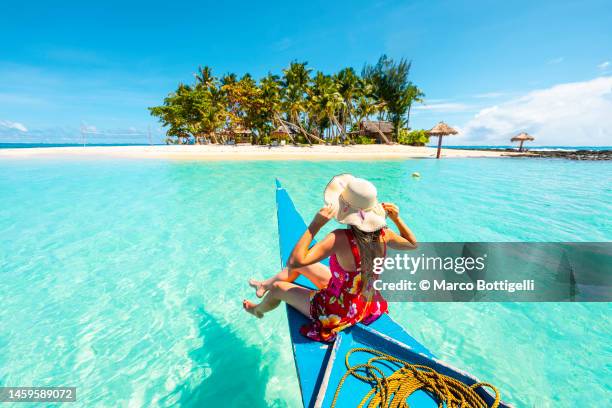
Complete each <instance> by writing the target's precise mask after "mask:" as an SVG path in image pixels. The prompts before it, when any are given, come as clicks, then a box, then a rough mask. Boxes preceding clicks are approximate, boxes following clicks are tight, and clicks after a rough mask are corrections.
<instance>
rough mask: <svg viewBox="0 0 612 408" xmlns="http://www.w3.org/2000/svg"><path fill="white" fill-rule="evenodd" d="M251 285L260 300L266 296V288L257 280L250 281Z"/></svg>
mask: <svg viewBox="0 0 612 408" xmlns="http://www.w3.org/2000/svg"><path fill="white" fill-rule="evenodd" d="M249 285H251V287H252V288H253V289H255V295H257V297H258V298H260V297H263V295H265V294H266V288H264V286H263V283H262V282H260V281H256V280H255V279H249Z"/></svg>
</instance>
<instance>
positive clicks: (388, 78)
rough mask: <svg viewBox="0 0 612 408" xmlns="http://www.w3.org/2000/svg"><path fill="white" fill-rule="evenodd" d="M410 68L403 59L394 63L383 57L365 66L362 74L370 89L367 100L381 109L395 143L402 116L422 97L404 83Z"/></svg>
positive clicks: (420, 93)
mask: <svg viewBox="0 0 612 408" xmlns="http://www.w3.org/2000/svg"><path fill="white" fill-rule="evenodd" d="M411 64H412V63H411V62H408V61H407V60H406V59H404V58H402V59H400V60H399V62H397V63H396V62H395V61H394V60H393V59H391V58H389V57H387V56H386V55H383V56H381V57H380V58H379V60H378V62H377V63H376V65H367V64H366V66H365V67H364V68H363V72H362V77H363V78H364V79H365V80H366V81H367V82H369V83H370V85H371V89H370V91H371V96H372V97H373V98H374V99H375V100H378V101H379V102H380V103H381V104H382V106H381V107H384V109H383V110H382V111H381V113H383V116H384V117H385V119H386V120H389V121H390V122H391V123H393V128H394V129H395V137H396V139H397V138H399V131H400V129H401V128H402V126H403V125H404V124H405V123H406V122H407V116H406V115H407V113H408V111H409V108H410V106H411V105H412V103H413V101H415V99H416V98H421V97H422V96H424V95H423V93H422V92H421V91H420V90H419V89H418V88H417V87H416V86H415V85H413V84H412V82H410V81H409V80H408V74H409V73H410V67H411ZM405 116H406V117H405Z"/></svg>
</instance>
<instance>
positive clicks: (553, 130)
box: [456, 76, 612, 146]
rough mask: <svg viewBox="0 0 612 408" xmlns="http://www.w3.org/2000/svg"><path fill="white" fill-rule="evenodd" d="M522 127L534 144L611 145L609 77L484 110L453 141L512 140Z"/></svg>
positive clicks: (611, 86) (611, 85) (493, 142)
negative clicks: (531, 137) (532, 138)
mask: <svg viewBox="0 0 612 408" xmlns="http://www.w3.org/2000/svg"><path fill="white" fill-rule="evenodd" d="M521 131H526V132H528V133H530V134H532V135H533V136H534V137H535V142H534V144H535V145H568V146H569V145H574V146H580V145H585V146H597V145H599V146H602V145H603V146H607V145H612V76H604V77H599V78H596V79H593V80H590V81H585V82H573V83H567V84H560V85H555V86H553V87H551V88H548V89H542V90H537V91H532V92H529V93H528V94H526V95H524V96H522V97H519V98H516V99H512V100H510V101H508V102H506V103H503V104H499V105H494V106H490V107H488V108H485V109H482V110H481V111H480V112H478V113H477V114H476V115H475V116H474V117H473V118H472V119H470V120H469V121H468V122H467V123H466V125H465V126H463V127H462V132H461V134H460V135H459V136H458V137H457V139H456V140H457V144H491V145H496V144H502V145H507V144H510V138H511V137H512V136H514V135H515V134H517V133H519V132H521Z"/></svg>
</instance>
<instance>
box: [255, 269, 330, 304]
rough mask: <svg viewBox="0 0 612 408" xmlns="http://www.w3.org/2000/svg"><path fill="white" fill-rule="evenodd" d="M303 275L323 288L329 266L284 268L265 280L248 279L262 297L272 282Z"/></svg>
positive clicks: (287, 280) (327, 279) (289, 279)
mask: <svg viewBox="0 0 612 408" xmlns="http://www.w3.org/2000/svg"><path fill="white" fill-rule="evenodd" d="M300 275H304V276H305V277H306V278H308V280H310V281H311V282H312V283H314V284H315V286H316V287H317V288H318V289H323V288H324V287H326V286H327V283H328V282H329V279H330V278H331V272H330V271H329V268H328V267H327V266H325V265H323V264H322V263H320V262H318V263H316V264H312V265H308V266H304V267H302V268H297V269H292V270H291V271H289V269H288V268H284V269H283V270H282V271H280V272H279V273H277V274H276V275H274V276H272V277H271V278H268V279H266V280H265V281H261V282H260V281H256V280H254V279H251V280H249V285H251V286H252V287H253V288H255V289H256V290H257V292H256V295H257V297H262V296H263V295H264V294H265V293H266V292H267V291H268V290H270V288H271V287H272V285H273V284H274V282H293V281H294V280H296V279H297V278H298V276H300Z"/></svg>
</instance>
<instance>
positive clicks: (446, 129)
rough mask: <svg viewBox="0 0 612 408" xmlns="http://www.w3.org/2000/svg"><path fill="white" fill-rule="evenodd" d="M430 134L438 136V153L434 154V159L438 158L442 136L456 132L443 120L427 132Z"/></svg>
mask: <svg viewBox="0 0 612 408" xmlns="http://www.w3.org/2000/svg"><path fill="white" fill-rule="evenodd" d="M427 133H428V134H429V135H430V136H437V137H438V153H437V154H436V159H439V158H440V149H442V137H444V136H450V135H456V134H457V133H458V132H457V131H456V130H455V129H453V128H452V127H450V126H448V125H447V124H446V123H444V122H440V123H438V124H437V125H436V126H434V127H433V128H431V130H430V131H428V132H427Z"/></svg>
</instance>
